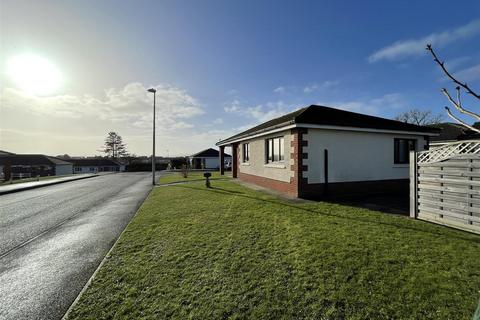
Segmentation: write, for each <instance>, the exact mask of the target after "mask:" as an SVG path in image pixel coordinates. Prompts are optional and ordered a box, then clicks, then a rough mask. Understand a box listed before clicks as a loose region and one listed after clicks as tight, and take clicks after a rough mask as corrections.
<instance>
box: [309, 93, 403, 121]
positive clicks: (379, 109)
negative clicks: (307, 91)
mask: <svg viewBox="0 0 480 320" xmlns="http://www.w3.org/2000/svg"><path fill="white" fill-rule="evenodd" d="M317 104H319V105H324V106H329V107H333V108H338V109H343V110H347V111H352V112H358V113H365V114H369V115H377V116H378V115H382V114H384V113H385V111H387V110H392V109H393V110H395V109H402V108H405V107H407V106H408V103H407V101H406V99H405V98H404V97H403V96H402V95H401V94H400V93H389V94H385V95H383V96H381V97H377V98H371V99H367V100H353V101H330V102H319V103H317Z"/></svg>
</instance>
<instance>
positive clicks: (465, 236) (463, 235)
mask: <svg viewBox="0 0 480 320" xmlns="http://www.w3.org/2000/svg"><path fill="white" fill-rule="evenodd" d="M172 187H175V188H184V189H193V190H198V191H203V192H213V193H217V194H221V195H235V196H238V197H243V198H247V199H251V200H256V201H262V202H267V203H270V204H274V205H278V206H284V207H289V208H293V209H297V210H301V211H304V212H309V213H316V214H320V215H323V216H328V217H335V218H339V219H344V220H350V221H355V222H359V223H365V224H376V225H384V226H388V227H395V228H399V229H404V230H409V231H416V232H422V233H427V234H431V235H438V236H448V237H453V238H456V239H459V240H464V241H469V242H473V243H478V244H480V237H478V238H475V237H476V235H474V234H470V233H467V232H465V231H461V230H456V229H450V228H448V229H446V230H448V231H449V232H453V233H456V234H445V232H444V231H443V230H439V229H438V230H425V229H424V228H418V227H415V226H405V225H400V224H397V223H388V222H383V221H372V220H370V219H362V218H361V217H352V216H344V215H338V214H332V213H329V212H324V211H320V210H313V209H310V208H305V207H302V206H297V205H293V204H290V203H288V202H286V201H285V200H283V199H277V200H269V199H264V198H260V197H255V196H251V195H249V194H247V193H245V192H240V191H234V190H229V189H224V188H219V187H211V188H204V187H203V188H202V187H196V186H194V185H185V184H181V185H180V184H178V185H174V186H172ZM399 218H400V219H401V217H399ZM422 222H423V221H422ZM425 225H426V226H429V227H434V228H446V227H443V226H438V225H434V224H431V223H428V222H425Z"/></svg>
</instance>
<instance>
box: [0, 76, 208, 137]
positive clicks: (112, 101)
mask: <svg viewBox="0 0 480 320" xmlns="http://www.w3.org/2000/svg"><path fill="white" fill-rule="evenodd" d="M154 88H155V89H156V90H157V94H156V98H157V100H156V110H157V120H158V126H159V128H160V130H178V129H185V128H190V127H192V125H191V124H188V123H187V122H185V119H188V118H192V117H194V116H197V115H200V114H203V113H204V111H203V108H202V106H201V105H200V104H199V102H198V101H197V100H195V99H194V98H193V97H191V96H190V95H188V94H187V93H186V92H185V91H184V90H181V89H179V88H176V87H173V86H170V85H157V86H154ZM146 90H147V87H145V86H144V85H142V84H140V83H130V84H127V85H126V86H125V87H123V88H121V89H114V88H112V89H108V90H105V94H104V96H102V97H96V96H92V95H83V96H74V95H59V96H53V97H36V96H30V95H27V94H25V93H23V92H21V91H17V90H14V89H11V88H6V89H4V90H3V93H2V95H3V106H4V107H5V108H10V109H28V111H29V112H31V113H33V114H36V115H45V116H50V117H54V118H57V119H58V120H57V121H60V119H62V118H69V119H79V120H82V119H85V118H88V117H92V116H93V117H95V118H97V119H99V120H103V121H108V122H115V123H123V124H125V125H126V126H129V127H136V128H151V125H152V101H153V99H152V94H151V93H148V92H147V91H146Z"/></svg>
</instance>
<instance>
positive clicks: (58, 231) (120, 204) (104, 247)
mask: <svg viewBox="0 0 480 320" xmlns="http://www.w3.org/2000/svg"><path fill="white" fill-rule="evenodd" d="M150 184H151V174H148V173H118V174H109V175H103V176H99V177H94V178H90V179H85V180H78V181H73V182H67V183H63V184H58V185H53V186H49V187H43V188H39V189H33V190H27V191H21V192H17V193H12V194H6V195H2V196H0V319H60V318H61V317H62V316H63V315H64V313H65V312H66V311H67V309H68V308H69V306H70V305H71V303H72V302H73V301H74V300H75V298H76V297H77V295H78V293H79V292H80V291H81V290H82V288H83V286H84V285H85V283H86V282H87V281H88V279H89V278H90V276H91V275H92V274H93V272H94V271H95V269H96V268H97V266H98V265H99V263H100V262H101V261H102V259H103V258H104V256H105V254H106V253H107V252H108V250H109V249H110V248H111V247H112V245H113V243H114V242H115V240H116V239H117V238H118V236H119V235H120V233H121V232H122V230H123V229H124V228H125V226H126V225H127V224H128V222H129V221H130V219H131V218H132V217H133V215H134V214H135V212H136V210H137V209H138V207H139V206H140V205H141V203H142V202H143V200H144V199H145V197H146V196H147V195H148V192H149V191H150V189H151V185H150Z"/></svg>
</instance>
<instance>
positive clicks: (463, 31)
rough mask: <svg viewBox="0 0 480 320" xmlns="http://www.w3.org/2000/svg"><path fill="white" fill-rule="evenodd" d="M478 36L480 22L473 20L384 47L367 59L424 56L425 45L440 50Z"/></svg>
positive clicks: (370, 60) (378, 59) (373, 60)
mask: <svg viewBox="0 0 480 320" xmlns="http://www.w3.org/2000/svg"><path fill="white" fill-rule="evenodd" d="M479 34H480V20H473V21H471V22H470V23H468V24H466V25H463V26H461V27H458V28H456V29H453V30H447V31H443V32H440V33H432V34H430V35H428V36H425V37H423V38H420V39H408V40H400V41H397V42H395V43H393V44H391V45H389V46H387V47H384V48H382V49H380V50H378V51H376V52H374V53H373V54H371V55H370V56H369V57H368V61H369V62H370V63H374V62H377V61H380V60H390V61H392V60H399V59H402V58H406V57H409V56H420V55H422V54H425V47H426V45H427V44H429V43H430V44H432V45H433V46H434V47H438V48H442V47H445V46H446V45H448V44H451V43H453V42H455V41H458V40H462V39H468V38H472V37H474V36H477V35H479Z"/></svg>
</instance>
